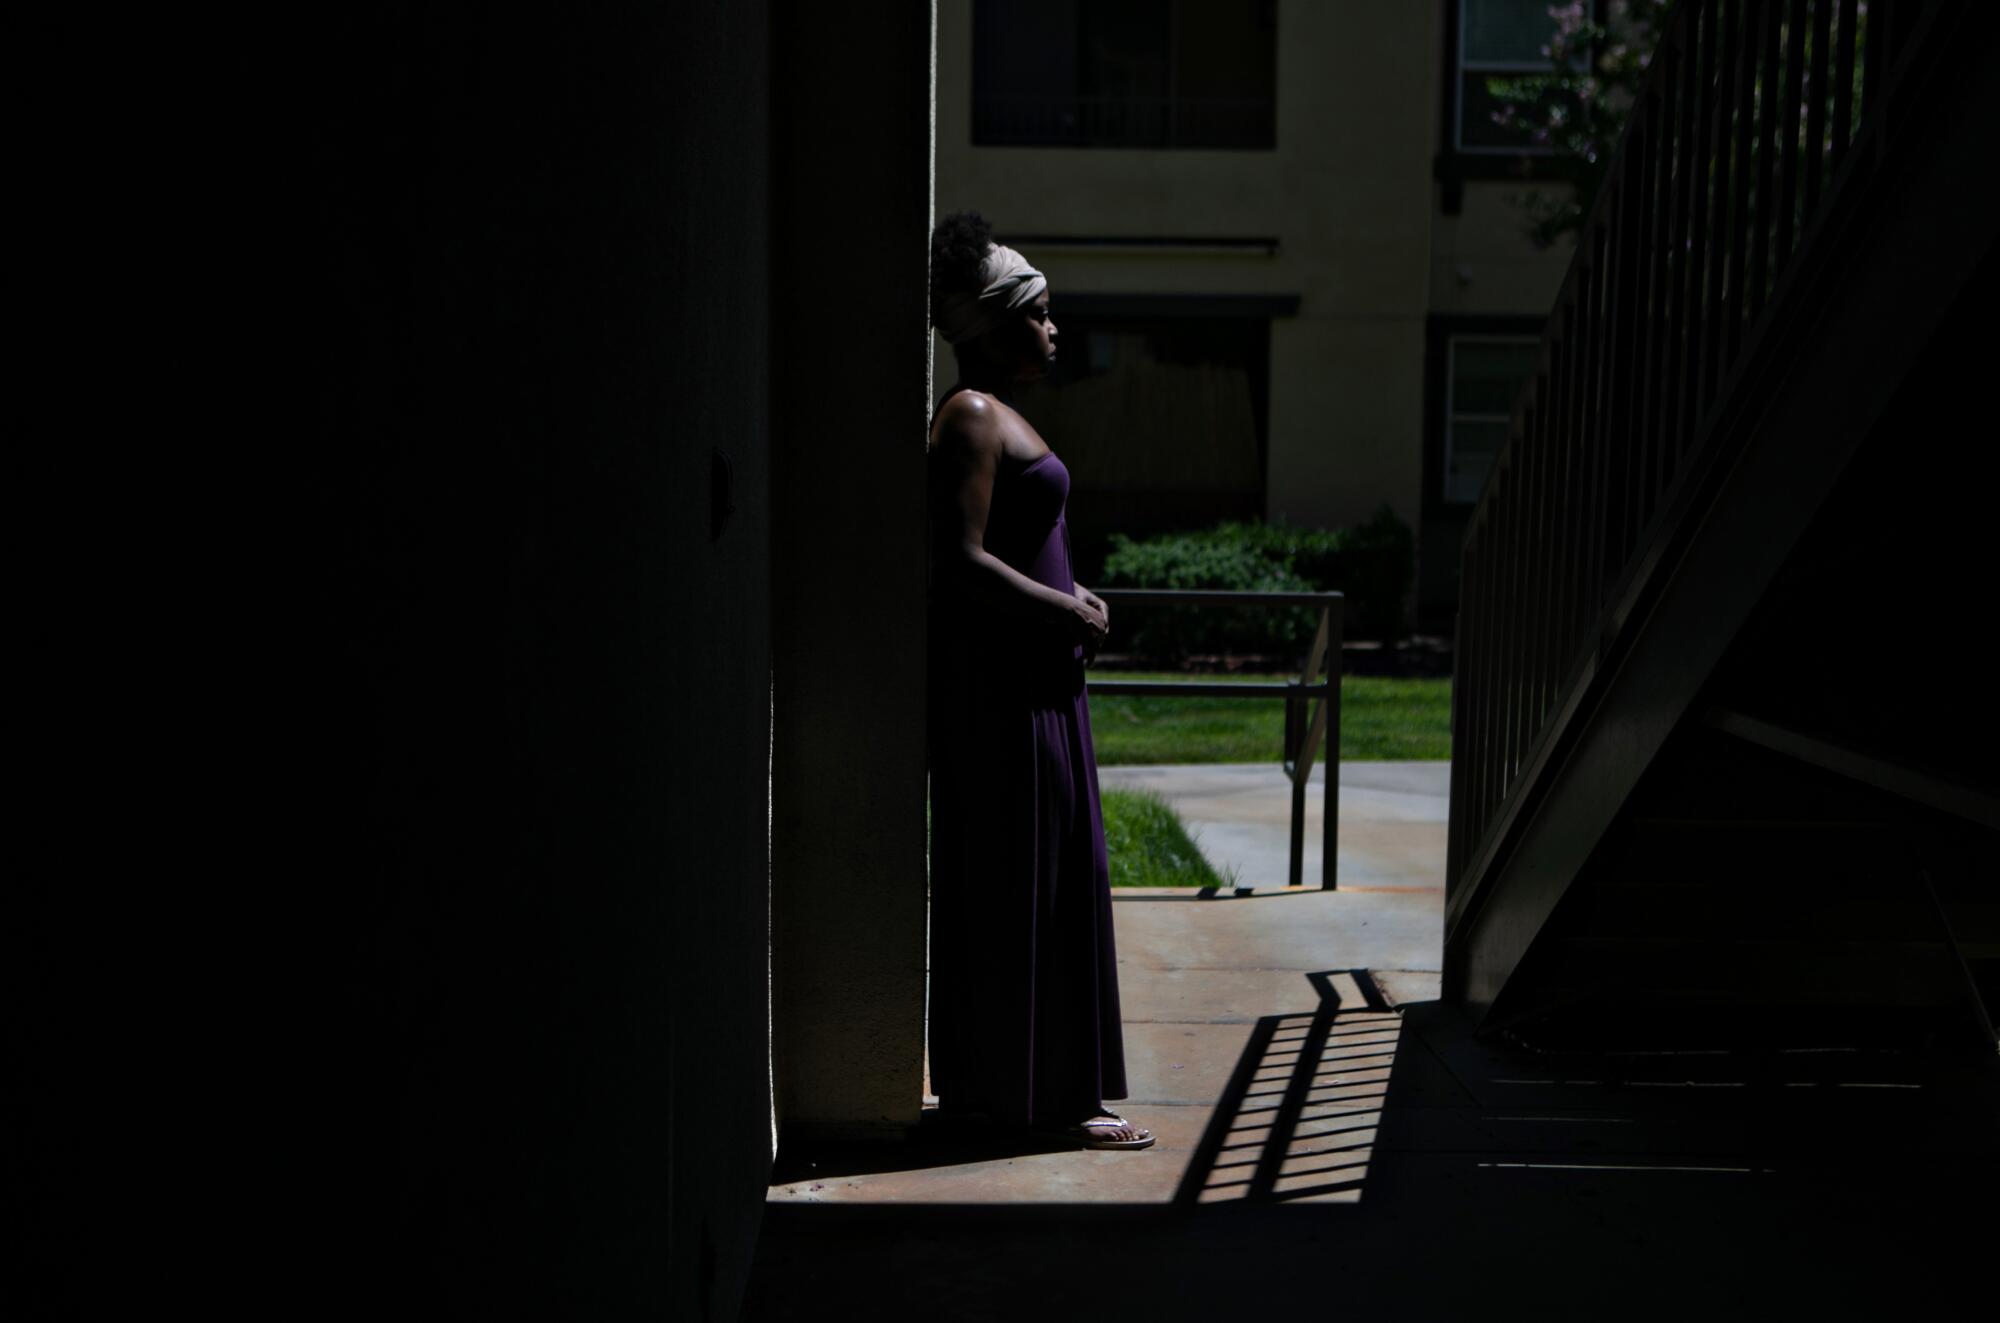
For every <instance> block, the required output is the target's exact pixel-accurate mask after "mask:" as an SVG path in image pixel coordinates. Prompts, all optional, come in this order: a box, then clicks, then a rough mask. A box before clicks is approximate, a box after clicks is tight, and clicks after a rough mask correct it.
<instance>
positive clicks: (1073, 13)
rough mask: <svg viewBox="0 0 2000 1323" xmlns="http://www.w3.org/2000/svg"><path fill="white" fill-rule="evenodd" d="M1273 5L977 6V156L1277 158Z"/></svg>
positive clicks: (1079, 0) (1072, 1) (1270, 0)
mask: <svg viewBox="0 0 2000 1323" xmlns="http://www.w3.org/2000/svg"><path fill="white" fill-rule="evenodd" d="M1276 11H1277V6H1276V0H974V5H973V37H972V41H973V53H972V141H973V143H974V145H976V146H986V147H999V146H1035V147H1058V146H1060V147H1192V148H1198V147H1206V148H1269V147H1273V146H1275V145H1276V142H1277V113H1276V86H1277V63H1278V58H1277V57H1278V45H1277V12H1276Z"/></svg>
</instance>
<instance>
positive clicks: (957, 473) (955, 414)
mask: <svg viewBox="0 0 2000 1323" xmlns="http://www.w3.org/2000/svg"><path fill="white" fill-rule="evenodd" d="M958 398H959V399H960V400H963V401H964V403H963V404H958V403H957V401H954V402H953V403H954V405H956V407H951V408H948V410H947V413H946V416H945V417H944V418H943V419H942V420H941V426H940V428H939V432H938V441H937V454H936V456H935V457H934V458H933V460H932V462H933V463H943V464H946V465H949V466H951V469H950V484H951V488H952V490H953V492H954V493H955V500H954V505H955V509H956V519H955V521H954V522H955V527H953V528H950V529H948V530H946V536H945V537H944V538H943V539H942V541H943V542H944V544H945V545H944V547H943V548H941V549H942V550H945V551H946V552H948V553H952V554H955V555H956V556H957V557H958V558H959V561H958V568H959V569H961V570H962V571H964V573H963V574H961V575H959V576H956V577H958V579H959V581H960V582H962V583H965V584H967V585H968V586H969V587H970V589H971V590H972V591H973V592H976V593H978V594H980V596H981V597H982V599H983V600H985V601H987V602H989V603H991V604H992V605H993V606H994V607H995V608H996V609H997V610H1000V611H1003V612H1007V613H1009V614H1012V615H1015V616H1017V617H1021V618H1024V619H1026V620H1029V621H1033V622H1046V623H1053V624H1057V625H1067V626H1068V627H1069V628H1070V630H1071V631H1072V632H1073V634H1074V636H1075V637H1076V638H1078V639H1079V640H1080V641H1084V642H1086V643H1090V642H1093V641H1095V640H1100V639H1102V638H1103V636H1104V613H1103V611H1102V609H1101V608H1100V607H1096V606H1092V605H1091V604H1089V603H1087V602H1084V601H1082V600H1080V599H1079V598H1076V597H1072V596H1070V595H1069V594H1067V593H1062V592H1058V591H1057V590H1056V589H1054V588H1051V587H1049V586H1048V585H1047V584H1043V583H1037V582H1036V581H1035V580H1033V579H1031V578H1029V577H1028V576H1027V575H1025V574H1023V573H1021V572H1020V571H1019V570H1017V569H1015V568H1014V567H1013V566H1011V565H1009V564H1008V563H1007V562H1006V561H1003V560H1001V559H1000V558H999V557H998V556H996V555H994V554H993V553H992V552H990V551H988V550H987V549H986V518H987V514H988V512H989V511H990V509H991V508H992V504H993V480H994V477H995V475H997V474H998V472H999V469H1000V454H1001V436H1000V420H999V418H998V417H997V416H996V415H995V412H994V410H993V407H992V406H991V405H990V404H988V403H987V402H986V401H985V400H982V399H980V398H979V397H978V396H976V395H971V394H970V392H967V393H966V394H963V395H960V396H959V397H958Z"/></svg>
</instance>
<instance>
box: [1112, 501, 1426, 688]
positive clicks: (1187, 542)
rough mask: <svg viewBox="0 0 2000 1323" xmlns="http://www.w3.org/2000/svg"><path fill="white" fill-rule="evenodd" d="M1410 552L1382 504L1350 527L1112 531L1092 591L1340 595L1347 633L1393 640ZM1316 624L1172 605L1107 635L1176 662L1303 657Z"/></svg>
mask: <svg viewBox="0 0 2000 1323" xmlns="http://www.w3.org/2000/svg"><path fill="white" fill-rule="evenodd" d="M1416 548H1417V540H1416V534H1415V533H1414V532H1413V531H1412V530H1411V528H1410V526H1409V525H1408V524H1406V523H1404V522H1403V521H1402V520H1401V519H1399V518H1397V517H1396V513H1395V511H1393V510H1391V509H1390V508H1389V507H1388V506H1387V505H1386V504H1385V505H1383V506H1382V507H1381V508H1380V509H1378V510H1377V511H1376V512H1375V514H1374V515H1373V516H1372V517H1371V518H1370V519H1369V520H1368V522H1366V523H1364V524H1361V525H1359V526H1358V527H1355V528H1351V529H1322V528H1303V527H1299V526H1296V525H1293V524H1289V523H1286V522H1284V521H1282V520H1281V521H1278V522H1275V523H1268V524H1267V523H1264V522H1262V521H1257V520H1253V521H1251V522H1248V523H1243V522H1238V521H1234V520H1231V521H1227V522H1224V523H1221V524H1218V525H1216V526H1215V527H1214V528H1212V529H1205V530H1200V531H1196V532H1187V533H1169V534H1164V535H1162V536H1159V537H1153V538H1148V539H1146V540H1144V541H1135V540H1133V539H1132V538H1129V537H1126V536H1124V535H1123V534H1113V535H1112V537H1111V553H1110V555H1109V556H1107V557H1106V558H1105V562H1104V576H1103V583H1102V584H1101V585H1100V586H1102V587H1106V588H1183V589H1206V590H1227V591H1235V592H1340V593H1344V594H1346V597H1347V632H1348V633H1349V634H1350V635H1354V636H1358V637H1364V638H1377V639H1383V640H1386V641H1394V640H1396V639H1399V638H1401V637H1402V635H1403V598H1404V596H1405V594H1407V593H1408V591H1409V588H1410V584H1411V581H1412V579H1413V577H1414V576H1415V573H1416ZM1318 627H1319V614H1318V612H1316V611H1313V610H1310V609H1307V608H1300V607H1286V608H1271V607H1241V608H1229V609H1222V608H1216V607H1197V606H1171V607H1146V608H1143V609H1141V610H1134V611H1128V612H1125V613H1122V614H1121V615H1120V616H1119V617H1118V622H1117V624H1116V625H1115V626H1114V629H1115V630H1116V631H1117V633H1118V634H1120V635H1122V639H1121V642H1122V644H1123V649H1124V650H1129V651H1131V652H1135V653H1139V654H1141V655H1144V656H1148V657H1154V658H1158V659H1160V660H1161V661H1163V662H1177V661H1179V660H1180V659H1181V658H1182V657H1185V656H1187V655H1189V654H1199V653H1262V654H1267V655H1268V654H1275V655H1280V656H1282V655H1285V654H1288V653H1298V654H1303V653H1304V651H1305V649H1306V648H1307V647H1309V646H1310V645H1311V643H1312V637H1313V631H1314V630H1315V629H1317V628H1318Z"/></svg>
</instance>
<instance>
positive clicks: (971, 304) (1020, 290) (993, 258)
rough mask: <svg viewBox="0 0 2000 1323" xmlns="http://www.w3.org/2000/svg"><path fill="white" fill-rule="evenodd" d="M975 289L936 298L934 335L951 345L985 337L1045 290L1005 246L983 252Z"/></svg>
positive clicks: (1032, 271)
mask: <svg viewBox="0 0 2000 1323" xmlns="http://www.w3.org/2000/svg"><path fill="white" fill-rule="evenodd" d="M979 283H980V286H981V288H979V289H957V290H952V291H951V292H950V293H948V294H943V295H940V296H939V297H938V304H937V312H936V321H937V329H938V334H940V335H942V336H943V337H944V338H945V339H946V340H947V341H948V342H950V343H951V344H963V343H964V342H965V341H967V340H971V339H974V338H975V337H977V336H980V335H983V334H985V333H986V332H987V331H990V330H992V329H993V328H994V327H995V326H998V325H999V324H1000V321H1001V319H1002V318H1004V317H1005V316H1006V315H1007V314H1008V313H1010V312H1012V311H1013V310H1014V309H1016V308H1019V307H1021V306H1023V305H1024V304H1026V303H1027V302H1028V301H1029V300H1031V299H1033V298H1035V297H1036V296H1037V295H1039V294H1040V293H1041V292H1042V291H1043V290H1045V289H1047V288H1048V287H1049V282H1048V279H1047V277H1045V276H1043V275H1042V273H1041V272H1039V271H1037V270H1035V268H1033V267H1031V266H1029V265H1028V259H1027V258H1025V257H1023V256H1021V255H1020V254H1019V253H1017V252H1015V251H1014V250H1013V249H1012V248H1009V247H1007V245H1005V244H998V243H996V244H994V245H993V246H992V247H991V248H989V249H987V250H986V258H985V260H984V261H982V262H981V263H980V264H979Z"/></svg>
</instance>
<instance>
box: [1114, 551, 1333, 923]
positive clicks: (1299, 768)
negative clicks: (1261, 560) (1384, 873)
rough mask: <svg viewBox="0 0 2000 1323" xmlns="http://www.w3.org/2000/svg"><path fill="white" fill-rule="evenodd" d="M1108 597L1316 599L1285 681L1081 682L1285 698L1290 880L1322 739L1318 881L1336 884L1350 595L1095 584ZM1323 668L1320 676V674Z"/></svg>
mask: <svg viewBox="0 0 2000 1323" xmlns="http://www.w3.org/2000/svg"><path fill="white" fill-rule="evenodd" d="M1092 591H1094V592H1095V593H1096V594H1097V595H1098V596H1099V597H1101V598H1103V599H1104V602H1105V604H1106V605H1107V606H1108V605H1112V604H1115V603H1120V602H1122V603H1127V604H1130V605H1139V606H1165V605H1171V604H1177V603H1178V604H1190V603H1192V604H1195V605H1201V606H1316V607H1318V608H1319V628H1318V630H1317V631H1315V633H1314V634H1313V641H1312V647H1311V648H1309V649H1308V650H1307V652H1306V663H1305V667H1304V670H1303V671H1302V672H1301V674H1300V676H1299V678H1298V679H1296V680H1290V681H1287V682H1285V683H1284V684H1258V683H1256V682H1254V681H1253V682H1246V683H1242V684H1234V683H1212V682H1205V681H1201V680H1091V679H1089V678H1088V677H1087V676H1086V677H1085V681H1084V683H1085V686H1086V687H1087V688H1088V689H1091V690H1094V691H1095V692H1097V693H1102V694H1132V695H1161V694H1179V695H1181V696H1183V697H1188V698H1193V697H1204V698H1208V697H1214V698H1257V697H1265V698H1271V697H1277V696H1280V695H1282V696H1283V698H1284V700H1285V755H1284V767H1285V775H1286V776H1287V777H1289V778H1290V779H1291V782H1292V857H1291V870H1290V874H1289V880H1288V881H1287V883H1286V885H1287V886H1294V887H1296V886H1300V885H1302V883H1301V882H1300V881H1299V878H1300V876H1301V874H1302V873H1303V870H1304V858H1305V830H1306V783H1307V782H1308V781H1309V780H1310V779H1311V777H1312V767H1313V758H1314V756H1315V755H1316V754H1317V753H1318V751H1319V745H1320V741H1321V740H1322V739H1324V740H1325V741H1326V746H1327V755H1326V784H1325V785H1324V786H1323V787H1322V793H1323V794H1324V795H1325V800H1324V808H1325V813H1324V815H1323V817H1324V820H1323V821H1322V822H1321V824H1320V829H1321V832H1322V837H1321V842H1320V883H1319V885H1320V889H1321V890H1322V891H1333V890H1337V887H1336V877H1337V870H1336V868H1335V857H1336V854H1337V853H1338V845H1337V839H1338V834H1337V828H1338V826H1339V823H1340V648H1341V643H1342V640H1343V638H1344V637H1345V630H1346V621H1345V617H1346V609H1347V599H1346V596H1345V595H1344V594H1342V593H1289V592H1287V593H1257V592H1236V591H1232V590H1226V589H1205V588H1097V589H1093V590H1092ZM1322 668H1325V669H1326V671H1327V678H1326V680H1325V681H1321V680H1320V679H1319V673H1320V670H1321V669H1322ZM1308 698H1313V699H1317V700H1318V701H1317V702H1315V703H1314V704H1313V709H1312V717H1311V719H1310V720H1309V721H1308V720H1305V719H1304V705H1305V700H1307V699H1308Z"/></svg>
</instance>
